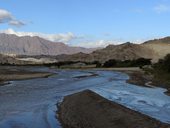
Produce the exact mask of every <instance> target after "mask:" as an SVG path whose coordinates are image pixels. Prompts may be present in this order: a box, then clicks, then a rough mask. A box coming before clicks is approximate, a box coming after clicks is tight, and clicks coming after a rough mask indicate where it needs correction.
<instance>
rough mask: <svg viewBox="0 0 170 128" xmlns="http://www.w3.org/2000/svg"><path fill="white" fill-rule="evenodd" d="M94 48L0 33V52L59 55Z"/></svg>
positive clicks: (85, 51)
mask: <svg viewBox="0 0 170 128" xmlns="http://www.w3.org/2000/svg"><path fill="white" fill-rule="evenodd" d="M93 50H94V49H86V48H82V47H70V46H67V45H65V44H64V43H60V42H51V41H48V40H45V39H42V38H40V37H37V36H35V37H30V36H24V37H18V36H16V35H8V34H4V33H1V34H0V53H2V54H17V55H59V54H75V53H78V52H83V53H90V52H92V51H93Z"/></svg>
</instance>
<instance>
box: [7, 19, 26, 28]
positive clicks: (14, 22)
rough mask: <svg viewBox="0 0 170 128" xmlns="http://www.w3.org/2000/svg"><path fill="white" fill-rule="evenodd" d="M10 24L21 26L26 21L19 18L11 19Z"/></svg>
mask: <svg viewBox="0 0 170 128" xmlns="http://www.w3.org/2000/svg"><path fill="white" fill-rule="evenodd" d="M9 25H13V26H16V27H21V26H24V25H25V23H24V22H22V21H19V20H11V21H10V22H9Z"/></svg>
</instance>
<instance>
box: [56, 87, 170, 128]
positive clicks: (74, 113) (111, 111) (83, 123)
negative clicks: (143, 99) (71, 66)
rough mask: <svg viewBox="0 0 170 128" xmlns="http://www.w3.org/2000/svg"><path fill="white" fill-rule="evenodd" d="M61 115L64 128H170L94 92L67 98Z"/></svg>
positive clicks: (63, 103) (59, 113)
mask: <svg viewBox="0 0 170 128" xmlns="http://www.w3.org/2000/svg"><path fill="white" fill-rule="evenodd" d="M57 115H58V118H59V120H60V122H61V124H62V126H63V127H64V128H170V125H168V124H164V123H161V122H160V121H157V120H155V119H153V118H150V117H149V116H146V115H143V114H141V113H139V112H136V111H133V110H130V109H128V108H126V107H124V106H122V105H119V104H117V103H115V102H111V101H109V100H107V99H105V98H103V97H101V96H100V95H98V94H96V93H94V92H92V91H90V90H86V91H83V92H80V93H76V94H73V95H69V96H66V97H65V98H64V100H63V102H62V103H61V104H60V105H59V111H58V112H57Z"/></svg>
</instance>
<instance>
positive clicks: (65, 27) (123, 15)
mask: <svg viewBox="0 0 170 128" xmlns="http://www.w3.org/2000/svg"><path fill="white" fill-rule="evenodd" d="M0 9H1V11H0V30H1V32H7V30H10V32H11V31H12V33H16V34H18V33H19V34H20V35H22V34H23V33H24V34H28V35H29V34H31V33H33V34H32V35H34V34H35V33H36V34H40V35H41V36H42V37H43V36H44V37H45V38H48V36H50V37H49V38H48V39H51V40H53V41H63V42H65V43H67V44H70V45H75V46H85V47H98V46H102V45H103V46H104V45H107V44H109V43H120V42H125V41H132V42H135V43H136V42H142V41H144V40H147V39H152V38H160V37H164V36H170V29H169V28H170V1H169V0H0ZM2 10H5V11H7V12H9V13H10V18H9V19H5V20H4V21H3V22H2V21H1V20H2V18H4V16H1V15H2V14H1V12H2ZM11 17H12V18H11ZM5 18H6V17H5ZM48 34H50V35H48ZM53 37H56V38H54V39H52V38H53ZM60 38H61V39H60ZM65 38H66V39H65Z"/></svg>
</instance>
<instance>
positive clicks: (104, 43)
mask: <svg viewBox="0 0 170 128" xmlns="http://www.w3.org/2000/svg"><path fill="white" fill-rule="evenodd" d="M121 43H123V42H121V41H116V40H114V41H106V40H98V41H92V42H80V43H77V44H74V46H80V47H85V48H100V47H106V46H107V45H109V44H114V45H116V44H121Z"/></svg>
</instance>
